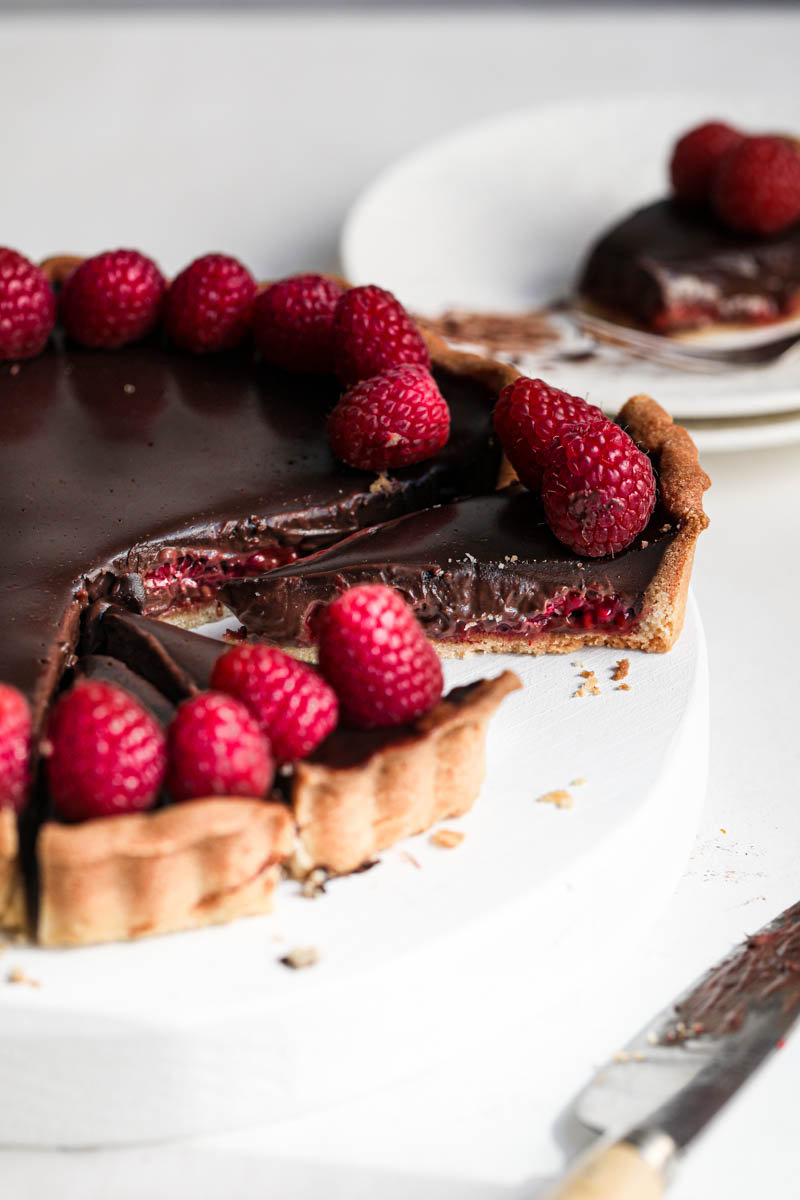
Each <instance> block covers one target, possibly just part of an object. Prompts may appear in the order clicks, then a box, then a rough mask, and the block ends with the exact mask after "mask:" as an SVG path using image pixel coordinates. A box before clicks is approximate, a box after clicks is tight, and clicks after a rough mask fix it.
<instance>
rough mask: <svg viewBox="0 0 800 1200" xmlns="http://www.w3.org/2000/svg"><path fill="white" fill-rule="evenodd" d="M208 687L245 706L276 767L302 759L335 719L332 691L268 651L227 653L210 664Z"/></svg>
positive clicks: (254, 647)
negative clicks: (258, 727) (256, 723)
mask: <svg viewBox="0 0 800 1200" xmlns="http://www.w3.org/2000/svg"><path fill="white" fill-rule="evenodd" d="M211 686H212V688H215V689H216V690H217V691H220V692H225V693H227V695H229V696H235V697H236V699H237V700H241V702H242V703H243V704H244V705H246V707H247V708H248V709H249V711H250V712H251V713H252V715H253V716H254V717H255V719H256V720H257V721H258V723H259V725H260V726H261V729H262V730H263V731H264V733H265V734H266V735H267V737H268V738H269V742H270V745H271V746H272V751H273V754H274V755H275V759H276V761H277V762H278V763H279V764H280V763H288V762H294V761H296V760H297V759H299V758H305V756H306V755H307V754H310V753H311V751H312V750H313V749H314V748H315V746H318V745H319V743H320V742H321V741H322V740H323V739H324V738H326V737H327V736H328V734H329V733H331V732H332V731H333V730H334V729H335V728H336V722H337V721H338V719H339V702H338V700H337V699H336V693H335V692H334V690H333V688H332V687H331V686H330V685H329V684H327V683H326V682H325V680H324V679H323V678H322V676H321V675H319V674H318V673H317V672H316V671H315V670H313V668H311V667H309V666H307V665H306V664H305V663H302V662H299V661H298V660H297V659H296V658H292V656H291V655H290V654H284V653H283V651H282V650H278V649H276V648H275V647H274V646H265V645H263V644H262V643H258V644H256V643H253V642H251V643H247V644H245V645H242V646H234V647H233V648H232V649H231V650H227V651H226V652H225V654H222V655H221V656H220V657H219V658H218V659H217V661H216V663H215V664H214V669H213V670H212V672H211Z"/></svg>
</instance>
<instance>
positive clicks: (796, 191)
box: [711, 137, 800, 234]
mask: <svg viewBox="0 0 800 1200" xmlns="http://www.w3.org/2000/svg"><path fill="white" fill-rule="evenodd" d="M711 204H712V206H713V208H714V212H715V213H716V214H717V216H718V217H719V219H720V221H722V222H723V223H724V224H725V225H727V226H728V227H729V228H730V229H733V230H735V231H736V232H737V233H762V234H766V233H779V232H780V231H781V230H782V229H786V228H788V226H789V225H793V224H794V222H795V221H797V220H798V219H800V150H798V148H797V146H796V145H795V144H794V143H793V142H792V141H791V140H790V139H789V138H782V137H749V138H744V140H743V141H741V142H740V143H739V144H738V145H736V146H734V147H733V148H732V149H731V150H729V151H728V153H727V154H726V155H725V156H724V158H723V159H722V161H721V162H720V164H719V167H718V168H717V171H716V173H715V175H714V182H713V185H712V188H711Z"/></svg>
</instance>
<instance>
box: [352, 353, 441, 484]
mask: <svg viewBox="0 0 800 1200" xmlns="http://www.w3.org/2000/svg"><path fill="white" fill-rule="evenodd" d="M449 436H450V409H449V408H448V407H447V401H446V400H445V399H444V397H443V396H442V393H441V392H440V391H439V389H438V387H437V386H436V381H435V380H434V378H433V376H432V375H431V374H430V372H429V371H427V370H426V369H425V367H395V368H394V370H392V371H385V372H384V374H383V375H376V376H375V377H374V379H363V380H362V381H361V383H357V384H356V385H355V386H354V387H351V388H350V391H349V392H345V394H344V395H343V396H342V398H341V400H340V401H339V403H338V404H337V405H336V407H335V408H334V410H333V412H332V413H331V415H330V416H329V417H328V439H329V440H330V443H331V446H332V448H333V452H334V454H335V455H336V457H337V458H340V459H341V460H342V462H346V463H348V464H349V466H351V467H359V468H360V469H361V470H362V471H382V470H383V469H384V468H385V467H407V466H409V465H410V464H411V463H418V462H422V461H423V459H426V458H430V457H431V455H433V454H436V452H437V451H438V450H441V448H442V446H444V444H445V443H446V441H447V439H448V437H449Z"/></svg>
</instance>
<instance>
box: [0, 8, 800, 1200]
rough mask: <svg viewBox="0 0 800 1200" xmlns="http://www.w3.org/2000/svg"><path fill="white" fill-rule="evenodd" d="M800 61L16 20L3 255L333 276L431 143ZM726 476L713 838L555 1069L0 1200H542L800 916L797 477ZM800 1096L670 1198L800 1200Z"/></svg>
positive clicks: (331, 18)
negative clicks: (742, 945)
mask: <svg viewBox="0 0 800 1200" xmlns="http://www.w3.org/2000/svg"><path fill="white" fill-rule="evenodd" d="M799 45H800V14H797V13H792V12H791V11H789V10H787V9H783V10H776V11H770V9H768V8H766V7H763V8H762V7H759V8H758V9H753V10H743V9H734V10H731V11H730V12H726V11H725V10H724V9H720V8H714V9H709V10H708V11H703V10H699V9H697V8H693V9H689V8H680V9H675V10H674V11H673V10H663V9H662V10H659V11H658V12H656V13H655V14H653V13H646V12H642V11H640V10H637V9H636V8H625V9H621V10H617V11H616V12H615V11H614V10H606V9H605V8H603V7H601V6H599V5H587V6H583V7H579V8H575V9H567V10H562V11H561V12H546V13H545V12H538V11H537V12H532V11H528V12H526V11H524V10H520V9H515V10H509V11H508V12H505V11H502V10H499V9H495V10H493V11H488V6H487V11H486V12H484V13H476V12H474V11H473V12H469V13H464V14H459V13H454V12H452V11H450V12H448V13H446V14H436V13H429V14H426V13H425V12H424V11H422V10H420V11H413V12H406V13H402V14H397V15H390V14H386V13H369V12H357V11H356V12H351V13H348V14H334V13H330V12H326V13H325V14H320V13H313V12H308V13H303V14H298V15H296V16H295V15H292V14H288V15H287V14H265V15H263V16H254V15H245V14H231V15H229V16H227V17H224V18H214V17H198V16H182V17H179V16H174V17H166V16H162V17H158V16H147V15H142V16H139V17H131V18H120V19H110V18H105V19H103V18H101V17H99V16H86V17H83V18H63V19H58V20H56V19H54V18H52V17H40V18H30V19H27V18H20V17H14V18H4V19H3V21H2V23H0V100H2V110H3V114H4V118H3V127H4V133H3V147H4V161H3V188H2V192H0V214H2V220H1V221H0V241H2V242H4V243H6V244H10V245H14V246H16V247H17V248H19V249H20V250H23V251H24V252H27V253H29V254H31V255H34V256H35V255H44V254H46V253H48V252H53V251H57V250H64V251H68V250H73V251H78V252H85V251H90V252H91V251H93V250H98V249H101V248H105V247H107V246H111V245H114V244H119V243H127V244H132V245H138V244H139V242H140V238H139V236H138V233H137V218H136V214H137V213H139V214H141V228H142V229H144V228H145V227H146V228H148V229H151V228H152V227H153V219H154V215H156V216H160V217H161V222H160V227H161V228H162V230H163V232H162V234H161V235H160V238H159V244H158V245H153V244H152V243H148V244H145V245H142V246H141V248H142V249H144V250H149V251H152V252H154V253H156V254H157V255H158V256H159V257H160V259H161V261H162V263H163V266H164V267H165V269H167V270H170V271H171V270H174V269H175V268H177V267H179V266H180V265H181V264H182V263H183V262H184V261H186V260H187V259H188V258H189V257H191V256H193V255H194V254H196V253H200V252H202V251H204V250H206V249H218V248H219V249H230V250H232V251H235V252H239V253H241V254H242V255H244V256H245V257H246V258H247V261H248V262H249V264H250V265H251V266H252V267H253V269H254V270H255V271H256V272H257V273H258V274H260V275H262V276H266V275H275V274H279V273H282V272H288V271H292V270H296V269H298V268H300V267H304V266H319V267H331V266H333V265H335V247H336V241H337V235H338V230H339V226H340V224H341V221H342V219H343V217H344V214H345V212H346V210H347V207H348V205H349V204H350V202H351V201H352V199H353V198H354V196H355V195H356V194H357V192H358V190H359V189H360V188H361V187H362V186H363V185H364V184H365V183H366V182H367V181H368V180H369V179H370V177H371V176H372V175H373V174H374V173H375V172H376V171H377V170H379V169H380V168H381V167H383V166H384V165H386V164H387V163H389V162H390V161H391V160H392V159H394V158H395V157H396V156H397V155H398V154H399V153H402V152H403V151H406V150H408V149H409V148H411V147H413V146H414V145H416V144H418V143H420V142H421V141H423V140H425V139H427V138H429V137H431V136H433V135H436V134H439V133H442V132H445V131H447V130H450V129H453V128H456V127H457V126H459V125H462V124H464V123H466V122H468V121H469V120H471V119H473V118H478V117H482V116H486V115H489V114H492V113H500V112H503V111H505V110H507V109H511V108H515V107H520V106H523V105H529V104H532V103H535V102H537V101H539V100H541V101H545V100H551V99H553V98H561V97H565V98H566V97H570V96H571V97H575V96H585V97H586V98H587V103H591V100H592V97H595V96H597V95H600V94H603V95H610V94H613V93H616V94H619V93H624V92H626V91H641V90H642V89H646V88H647V87H651V86H652V87H656V86H657V87H659V89H662V90H663V88H664V87H665V86H674V87H678V88H680V87H683V86H685V87H687V88H689V87H691V88H692V90H696V89H700V88H704V89H708V88H714V87H716V86H719V88H720V90H721V91H723V92H726V93H727V92H729V91H730V89H731V88H735V87H739V88H742V89H749V88H759V89H762V90H763V89H764V88H765V87H767V86H769V87H770V88H774V89H775V90H776V92H779V93H784V94H786V93H788V92H790V91H792V90H793V89H796V86H797V83H796V72H797V48H798V46H799ZM245 113H246V114H247V117H246V119H245V118H244V117H243V116H242V114H245ZM706 115H711V114H698V116H699V117H703V116H706ZM254 130H255V131H256V132H255V133H254ZM176 156H177V157H178V158H181V159H182V160H185V161H186V163H187V170H188V171H189V173H188V175H187V176H186V178H185V186H184V187H183V188H179V189H165V188H164V187H163V184H162V181H161V179H160V173H164V172H165V171H166V167H165V164H167V163H172V162H174V159H175V157H176ZM576 169H579V164H576ZM65 197H68V198H69V203H68V205H67V207H68V210H69V214H70V216H69V223H68V224H69V227H67V223H66V222H65V221H64V219H63V213H64V212H65ZM76 198H77V199H76ZM76 214H77V215H76ZM198 227H201V228H202V229H203V230H204V231H205V234H206V238H205V244H204V245H197V244H196V242H197V234H196V230H197V228H198ZM254 230H257V231H258V234H257V236H254V232H253V231H254ZM621 399H622V397H621ZM706 466H707V468H708V470H709V472H710V473H711V475H712V477H713V480H714V487H713V490H712V492H711V493H710V495H709V498H708V510H709V512H710V515H711V519H712V526H711V529H710V530H709V532H708V533H707V534H705V535H704V537H703V539H702V541H701V543H700V547H699V553H698V562H697V568H696V572H695V588H696V594H697V597H698V600H699V603H700V607H701V611H702V613H703V616H704V621H705V626H706V632H707V636H708V639H709V647H710V655H711V678H712V747H711V754H712V757H711V786H710V793H709V799H708V807H707V811H706V814H705V818H704V822H703V828H702V831H701V834H700V837H699V839H698V843H697V846H696V848H695V852H694V854H693V857H692V859H691V861H690V863H689V864H688V868H687V873H686V876H685V878H684V880H683V882H682V883H681V886H680V888H679V891H678V893H677V894H676V896H675V897H674V899H673V901H672V902H671V904H670V907H669V909H668V911H667V912H666V913H665V914H664V916H663V918H662V919H661V920H660V921H659V923H658V925H657V927H656V928H654V929H653V931H652V935H651V937H650V938H649V940H648V943H647V945H645V946H631V948H630V956H629V959H628V961H627V963H626V964H625V966H624V968H621V969H620V968H618V967H617V968H615V970H614V972H613V976H611V977H609V978H605V979H598V980H597V984H596V987H595V989H594V991H593V993H592V994H591V995H587V996H581V997H576V999H575V1004H574V1006H573V1007H572V1009H571V1010H569V1011H565V1012H564V1013H563V1015H562V1016H561V1018H560V1019H558V1020H554V1021H553V1024H552V1029H551V1030H550V1036H549V1037H548V1038H547V1039H546V1043H547V1046H548V1054H547V1055H545V1056H544V1057H543V1058H542V1057H540V1058H538V1059H537V1057H536V1056H534V1055H533V1053H532V1047H533V1046H534V1045H535V1046H537V1047H540V1046H541V1045H542V1040H543V1039H542V1037H541V1036H540V1031H532V1032H531V1041H530V1044H529V1045H526V1044H519V1043H517V1044H515V1045H512V1046H509V1045H507V1044H505V1043H504V1042H503V1039H502V1036H501V1035H502V1031H498V1053H497V1056H496V1060H495V1061H494V1062H493V1063H491V1064H488V1065H487V1064H486V1063H483V1064H482V1066H481V1068H480V1071H473V1070H472V1069H471V1063H470V1048H469V1047H468V1046H465V1047H464V1048H463V1055H462V1056H461V1057H460V1067H459V1068H458V1069H454V1070H453V1071H451V1072H449V1073H447V1074H446V1075H444V1076H442V1077H432V1078H427V1079H425V1080H423V1081H419V1080H418V1081H413V1082H411V1083H409V1084H408V1085H407V1086H405V1087H403V1088H401V1089H395V1090H392V1091H384V1092H381V1093H378V1094H377V1095H375V1096H373V1097H371V1098H370V1099H369V1100H367V1101H364V1102H361V1103H358V1104H351V1105H348V1106H347V1107H346V1108H341V1109H338V1110H335V1111H329V1112H326V1113H321V1114H319V1115H318V1116H317V1117H315V1118H313V1119H310V1120H305V1121H302V1122H295V1123H287V1124H285V1125H280V1126H277V1127H273V1128H271V1129H270V1130H265V1131H262V1132H258V1131H256V1132H252V1131H251V1132H249V1133H247V1134H244V1133H243V1134H237V1135H227V1136H225V1137H219V1138H216V1139H205V1140H203V1141H202V1142H199V1143H195V1144H192V1145H186V1144H184V1145H181V1146H173V1147H162V1148H152V1147H151V1148H142V1149H136V1150H128V1151H102V1152H100V1151H98V1152H94V1153H91V1152H70V1153H69V1154H58V1153H56V1152H52V1153H44V1152H43V1153H33V1152H22V1151H19V1152H18V1151H13V1150H7V1151H3V1152H0V1192H2V1195H3V1196H9V1197H13V1198H14V1200H27V1198H28V1197H31V1198H35V1200H39V1198H40V1197H45V1196H48V1197H49V1196H51V1195H53V1194H57V1195H58V1196H59V1197H60V1198H61V1200H71V1198H72V1197H78V1196H80V1197H84V1198H85V1197H90V1198H91V1197H95V1196H97V1197H100V1196H102V1197H104V1198H106V1200H122V1198H128V1197H131V1198H133V1197H137V1198H138V1197H142V1196H148V1197H152V1198H153V1200H161V1198H162V1197H164V1198H165V1200H166V1198H167V1197H170V1198H171V1200H184V1198H186V1200H189V1198H190V1197H191V1198H192V1200H212V1198H213V1200H217V1198H222V1197H232V1198H235V1200H249V1198H250V1197H253V1198H255V1197H262V1196H267V1195H273V1194H274V1195H278V1194H281V1195H282V1196H289V1197H295V1196H296V1197H307V1196H308V1197H310V1196H312V1195H314V1196H316V1195H319V1194H324V1195H326V1196H333V1197H336V1196H340V1195H341V1196H345V1195H347V1196H348V1197H361V1196H364V1197H367V1196H374V1195H376V1194H377V1195H380V1196H381V1197H389V1198H390V1200H393V1198H394V1197H397V1198H398V1200H399V1198H400V1197H406V1196H411V1195H416V1196H420V1197H425V1198H427V1197H433V1198H437V1197H440V1196H441V1197H444V1196H447V1197H465V1198H467V1200H473V1198H475V1200H483V1198H484V1197H486V1198H488V1197H508V1196H520V1197H522V1196H535V1195H536V1192H537V1189H538V1188H539V1187H540V1186H541V1183H542V1181H543V1180H545V1179H547V1178H548V1177H551V1176H552V1175H553V1174H554V1173H555V1172H556V1171H557V1170H558V1169H559V1167H560V1165H561V1163H562V1162H563V1159H564V1156H565V1154H567V1153H571V1152H572V1150H574V1149H575V1148H576V1147H577V1146H578V1145H579V1143H580V1137H579V1134H578V1131H577V1130H576V1129H575V1128H574V1126H573V1124H572V1123H571V1121H570V1119H569V1116H568V1115H567V1114H566V1113H565V1111H564V1109H565V1106H566V1105H567V1103H568V1100H569V1097H570V1095H571V1094H572V1093H573V1092H574V1090H575V1089H577V1087H578V1086H579V1085H580V1083H581V1082H582V1081H583V1079H584V1078H585V1077H587V1076H588V1075H589V1073H590V1071H591V1068H592V1065H593V1064H594V1063H597V1062H599V1061H600V1060H601V1059H602V1058H603V1057H604V1055H606V1054H607V1053H608V1052H610V1051H613V1050H614V1049H615V1047H616V1046H617V1045H619V1043H620V1041H621V1040H624V1039H625V1037H626V1035H627V1034H628V1033H631V1032H633V1031H634V1030H635V1029H636V1028H638V1026H639V1025H641V1024H642V1023H643V1022H644V1021H645V1020H646V1019H647V1016H648V1014H649V1013H650V1011H651V1010H653V1009H655V1008H658V1007H660V1006H661V1005H662V1003H664V1002H665V1001H666V1000H667V999H668V998H669V997H670V995H671V994H673V993H674V992H675V991H676V990H677V989H679V988H680V987H681V986H682V985H683V984H685V983H686V982H687V981H688V980H689V979H691V978H692V976H693V975H694V974H696V973H697V972H698V971H699V970H701V969H702V968H703V967H704V965H705V964H706V963H707V961H708V960H709V959H711V958H713V957H715V956H716V955H718V954H720V953H721V952H723V951H724V950H726V949H727V948H728V947H729V946H730V945H731V944H732V943H733V942H734V941H736V940H738V939H739V938H740V937H741V936H742V935H743V934H744V933H745V932H747V931H750V930H752V929H754V928H756V927H757V926H758V925H760V924H761V923H762V922H763V921H764V920H766V919H767V918H768V917H769V916H771V915H773V914H774V913H775V912H777V911H779V910H780V909H781V908H783V907H784V906H785V905H787V904H788V903H790V902H791V901H793V900H794V899H796V898H797V895H798V893H800V870H798V865H797V864H798V848H800V806H799V805H798V796H797V778H798V765H800V763H799V759H800V755H799V754H798V736H797V725H798V720H797V718H798V702H797V669H798V655H797V644H798V637H797V616H796V608H797V596H798V585H799V584H800V578H798V576H799V574H800V572H798V565H797V563H798V554H797V551H798V542H799V541H800V518H799V517H798V511H797V507H798V503H797V502H798V471H799V469H800V450H798V449H786V450H783V451H772V452H769V453H761V454H751V455H746V456H745V455H741V456H739V455H732V456H729V457H724V458H722V457H721V458H718V459H713V458H712V459H710V460H708V461H707V463H706ZM564 816H565V819H568V816H569V814H564ZM723 829H724V830H726V832H724V833H723V832H722V830H723ZM631 903H632V904H635V903H636V897H635V896H632V897H631ZM542 987H543V988H546V987H547V980H546V978H545V979H543V980H542ZM578 1021H579V1022H580V1024H581V1031H582V1032H581V1036H580V1037H579V1038H573V1037H572V1035H571V1028H572V1026H573V1025H574V1023H575V1022H578ZM587 1029H588V1030H589V1031H590V1033H591V1037H590V1038H589V1039H588V1043H590V1044H591V1049H590V1050H589V1051H588V1052H587V1050H586V1046H587V1044H588V1043H587V1036H586V1030H587ZM442 1036H446V1031H442ZM573 1043H576V1044H579V1045H580V1047H581V1049H580V1053H578V1054H575V1053H572V1052H571V1046H572V1045H573ZM538 1054H539V1055H540V1056H541V1051H538ZM545 1060H546V1061H545ZM559 1063H562V1064H563V1069H561V1070H559V1069H558V1068H559ZM799 1069H800V1038H795V1040H794V1042H790V1044H789V1046H788V1047H787V1049H786V1050H784V1051H783V1052H782V1054H780V1055H778V1056H777V1057H776V1059H775V1060H774V1061H773V1062H772V1063H771V1064H770V1066H769V1067H768V1068H767V1069H766V1071H765V1072H764V1073H763V1074H762V1075H761V1076H760V1077H759V1078H758V1079H757V1080H756V1081H755V1082H754V1083H753V1085H752V1086H751V1087H750V1088H749V1090H748V1091H747V1092H746V1093H745V1094H743V1095H742V1096H741V1097H739V1098H738V1099H737V1101H736V1103H735V1104H734V1105H733V1106H731V1108H730V1109H729V1110H728V1111H727V1112H726V1113H725V1114H724V1116H723V1117H722V1118H720V1120H719V1121H718V1123H717V1125H716V1126H715V1127H714V1128H713V1129H712V1130H711V1131H710V1132H709V1133H708V1134H707V1136H706V1137H705V1138H704V1140H703V1141H702V1142H701V1143H700V1144H699V1145H698V1146H697V1147H696V1148H695V1149H694V1150H693V1152H692V1154H691V1156H690V1157H689V1158H688V1159H687V1160H686V1162H685V1163H684V1165H683V1168H682V1171H681V1175H680V1177H679V1179H678V1181H677V1182H676V1184H675V1187H674V1190H673V1194H674V1195H675V1197H676V1198H677V1200H709V1198H711V1197H717V1196H720V1197H721V1196H725V1197H726V1200H745V1198H748V1200H749V1198H750V1197H752V1196H753V1195H756V1194H758V1193H759V1192H768V1193H770V1194H771V1195H774V1196H780V1197H790V1196H796V1195H798V1194H800V1184H798V1182H797V1177H798V1169H797V1168H798V1153H797V1150H796V1112H797V1101H796V1081H797V1078H798V1076H799V1074H800V1070H799ZM543 1073H544V1074H547V1075H549V1076H552V1077H553V1080H554V1083H553V1088H552V1103H551V1104H548V1105H546V1106H545V1107H544V1108H542V1106H541V1104H540V1103H539V1102H538V1101H537V1103H536V1104H534V1100H533V1098H534V1096H535V1095H538V1091H539V1089H537V1087H536V1084H537V1082H538V1081H539V1080H540V1079H541V1077H542V1074H543ZM0 1086H1V1083H0ZM75 1102H76V1103H79V1102H80V1100H79V1098H76V1100H75Z"/></svg>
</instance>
